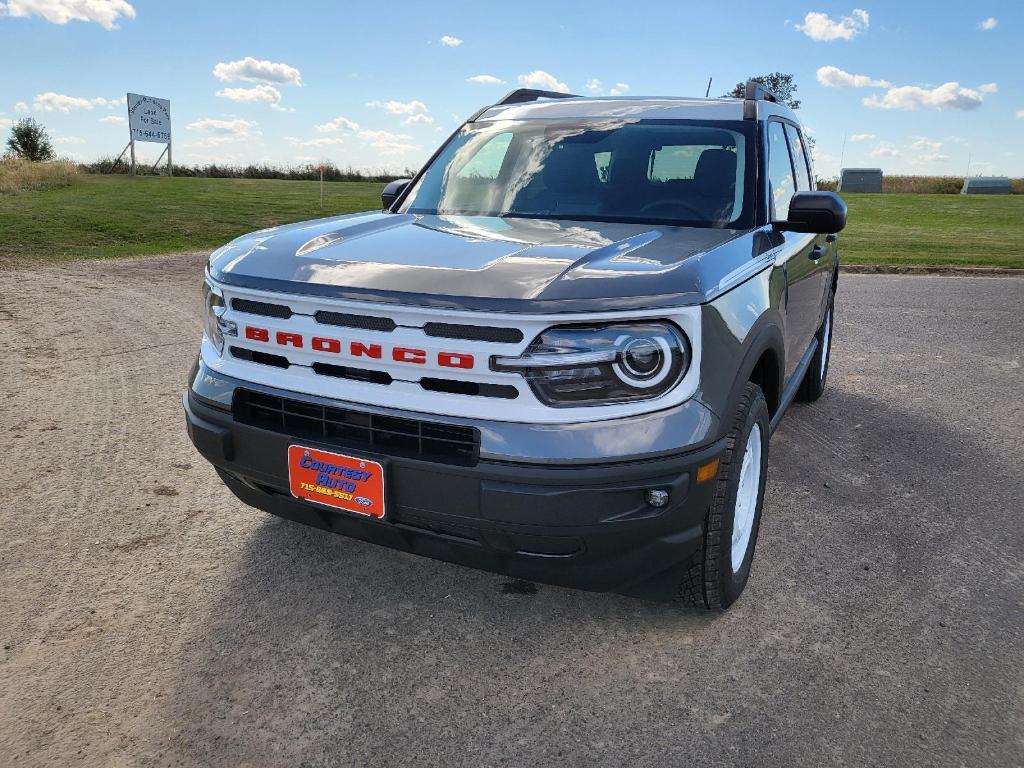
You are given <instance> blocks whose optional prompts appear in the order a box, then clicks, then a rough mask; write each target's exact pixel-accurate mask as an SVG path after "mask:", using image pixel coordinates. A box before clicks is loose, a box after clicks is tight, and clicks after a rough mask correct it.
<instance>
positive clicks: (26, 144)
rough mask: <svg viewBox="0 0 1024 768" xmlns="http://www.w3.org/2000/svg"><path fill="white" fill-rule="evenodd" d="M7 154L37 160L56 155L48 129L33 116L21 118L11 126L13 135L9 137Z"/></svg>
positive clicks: (50, 158)
mask: <svg viewBox="0 0 1024 768" xmlns="http://www.w3.org/2000/svg"><path fill="white" fill-rule="evenodd" d="M7 154H8V155H10V156H13V157H17V158H21V159H22V160H32V161H35V162H41V161H43V160H53V158H54V156H55V153H54V151H53V144H51V143H50V137H49V136H48V135H47V133H46V129H45V128H44V127H43V126H42V125H40V124H39V123H37V122H36V121H35V120H33V119H32V118H31V117H26V118H23V119H22V120H19V121H18V122H16V123H15V124H14V127H13V128H11V135H10V137H9V138H8V139H7Z"/></svg>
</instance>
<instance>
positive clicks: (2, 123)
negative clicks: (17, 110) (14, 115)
mask: <svg viewBox="0 0 1024 768" xmlns="http://www.w3.org/2000/svg"><path fill="white" fill-rule="evenodd" d="M12 125H14V121H13V120H11V118H9V117H0V128H10V127H11V126H12Z"/></svg>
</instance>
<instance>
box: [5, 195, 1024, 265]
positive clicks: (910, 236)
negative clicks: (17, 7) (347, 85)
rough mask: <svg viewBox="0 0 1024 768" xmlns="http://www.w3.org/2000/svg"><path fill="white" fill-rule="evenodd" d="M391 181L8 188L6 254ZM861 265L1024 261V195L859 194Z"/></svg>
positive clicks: (42, 256)
mask: <svg viewBox="0 0 1024 768" xmlns="http://www.w3.org/2000/svg"><path fill="white" fill-rule="evenodd" d="M381 187H382V185H381V184H377V183H370V182H332V183H328V184H325V185H324V207H323V209H322V210H321V208H320V190H319V184H318V183H317V182H307V181H274V180H258V179H201V178H166V177H143V178H128V177H125V176H90V175H86V176H83V177H82V178H81V181H80V182H79V183H76V184H74V185H72V186H68V187H63V188H60V189H50V190H42V191H27V192H22V193H21V194H17V195H0V262H8V263H11V262H24V261H35V262H38V261H64V260H68V259H78V258H107V257H112V256H134V255H141V254H151V253H171V252H175V251H191V250H205V249H213V248H216V247H217V246H219V245H222V244H223V243H225V242H227V241H228V240H230V239H231V238H233V237H236V236H237V235H240V234H243V233H245V232H249V231H252V230H254V229H260V228H262V227H269V226H272V225H274V224H282V223H287V222H291V221H301V220H303V219H311V218H317V217H320V216H329V215H332V214H338V213H351V212H353V211H365V210H373V209H377V208H379V207H380V190H381ZM846 198H847V201H848V203H849V206H850V222H849V225H848V226H847V228H846V230H845V231H844V232H843V234H842V237H841V243H842V258H843V261H845V262H846V263H850V264H934V265H971V266H1005V267H1024V237H1022V235H1024V195H1012V196H1005V197H997V196H980V195H979V196H973V197H967V196H961V195H917V194H906V193H903V194H884V195H847V196H846Z"/></svg>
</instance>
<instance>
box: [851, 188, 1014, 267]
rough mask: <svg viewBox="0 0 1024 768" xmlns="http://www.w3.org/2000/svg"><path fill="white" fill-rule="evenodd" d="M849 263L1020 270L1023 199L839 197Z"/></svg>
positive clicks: (957, 196) (918, 196)
mask: <svg viewBox="0 0 1024 768" xmlns="http://www.w3.org/2000/svg"><path fill="white" fill-rule="evenodd" d="M843 197H844V198H845V199H846V202H847V205H849V208H850V215H849V223H848V224H847V226H846V229H845V230H843V233H842V235H840V238H839V242H840V246H841V250H840V253H841V255H842V260H843V261H844V262H845V263H847V264H936V265H943V266H947V265H954V266H985V267H1024V195H915V194H884V195H843Z"/></svg>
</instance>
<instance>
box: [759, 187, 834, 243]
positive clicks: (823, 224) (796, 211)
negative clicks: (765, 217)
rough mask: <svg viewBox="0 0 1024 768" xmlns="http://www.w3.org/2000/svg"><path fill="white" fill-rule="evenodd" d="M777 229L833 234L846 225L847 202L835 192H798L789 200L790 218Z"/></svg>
mask: <svg viewBox="0 0 1024 768" xmlns="http://www.w3.org/2000/svg"><path fill="white" fill-rule="evenodd" d="M774 224H775V227H776V228H777V229H782V230H786V231H789V232H813V233H814V234H818V235H831V234H834V233H836V232H839V231H840V230H841V229H842V228H843V227H845V226H846V203H844V202H843V198H841V197H840V196H839V195H837V194H836V193H835V192H797V193H796V194H795V195H793V199H792V200H790V201H789V219H788V220H786V221H776V222H774Z"/></svg>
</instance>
